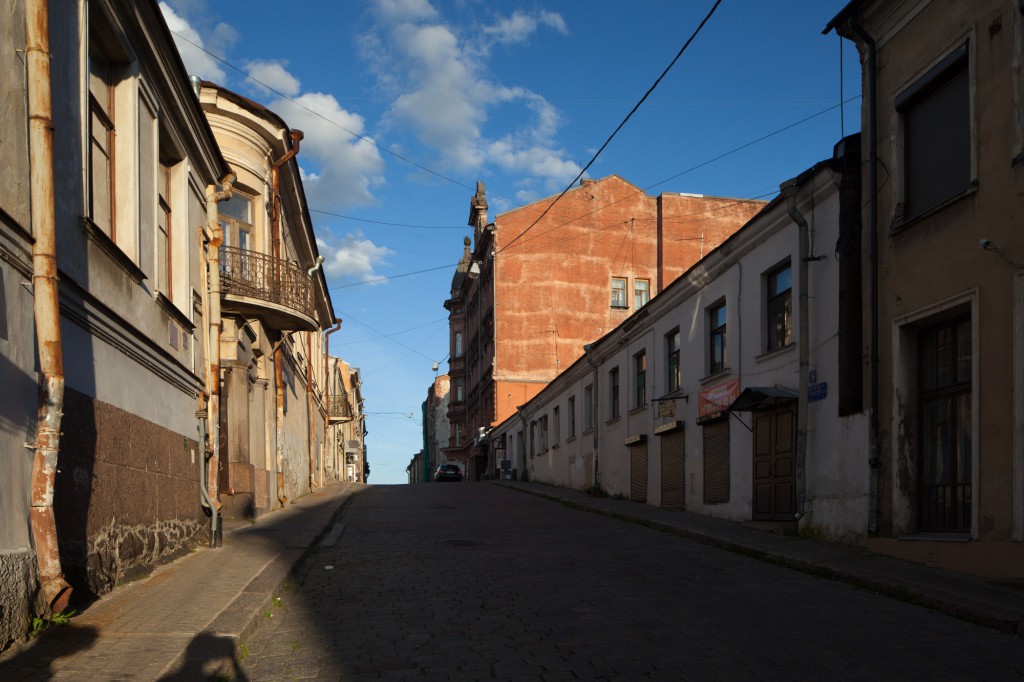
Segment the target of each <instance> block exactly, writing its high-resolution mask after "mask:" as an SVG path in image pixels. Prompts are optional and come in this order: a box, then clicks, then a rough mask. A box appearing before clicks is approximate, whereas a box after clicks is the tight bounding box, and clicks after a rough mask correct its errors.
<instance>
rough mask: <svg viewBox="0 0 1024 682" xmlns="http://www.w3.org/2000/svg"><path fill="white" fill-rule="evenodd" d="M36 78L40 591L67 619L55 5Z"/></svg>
mask: <svg viewBox="0 0 1024 682" xmlns="http://www.w3.org/2000/svg"><path fill="white" fill-rule="evenodd" d="M25 28H26V31H25V38H26V45H25V59H26V66H27V75H28V79H27V80H28V133H29V135H28V140H29V167H30V178H29V201H30V205H31V207H32V236H33V238H34V239H35V241H34V243H33V245H32V292H33V296H32V302H33V309H34V314H35V331H36V346H37V348H38V360H39V413H38V419H37V421H36V439H35V443H34V444H32V445H31V447H32V448H33V449H34V450H35V454H34V456H33V460H32V491H31V506H30V507H29V523H30V525H31V529H32V543H33V545H34V546H35V550H36V565H37V568H38V571H39V585H40V589H41V591H42V596H43V598H44V599H45V600H46V604H47V606H48V607H49V608H50V611H51V612H53V613H60V612H61V611H63V610H64V609H66V608H67V606H68V601H69V600H70V598H71V586H70V585H68V583H67V581H66V580H65V579H64V574H63V572H62V571H61V566H60V545H59V543H58V540H57V522H56V518H55V517H54V514H53V489H54V481H55V479H56V477H57V455H58V453H59V452H60V425H61V417H62V416H63V410H64V357H63V345H62V341H61V333H60V299H59V296H60V292H59V291H58V288H57V229H56V224H57V217H56V208H55V204H54V174H53V101H52V92H51V82H50V18H49V6H48V3H47V0H27V1H26V3H25Z"/></svg>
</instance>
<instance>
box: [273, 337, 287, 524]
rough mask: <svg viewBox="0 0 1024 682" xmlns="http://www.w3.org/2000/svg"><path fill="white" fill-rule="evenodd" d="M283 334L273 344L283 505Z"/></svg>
mask: <svg viewBox="0 0 1024 682" xmlns="http://www.w3.org/2000/svg"><path fill="white" fill-rule="evenodd" d="M283 343H284V335H282V336H281V338H280V339H279V340H278V342H277V343H276V344H274V393H275V395H276V397H277V412H276V413H275V417H274V420H275V427H276V430H277V446H276V448H275V450H276V454H277V456H276V460H277V501H278V503H279V504H280V505H281V506H282V507H283V506H285V505H286V504H288V496H287V495H285V494H284V350H282V348H281V344H283Z"/></svg>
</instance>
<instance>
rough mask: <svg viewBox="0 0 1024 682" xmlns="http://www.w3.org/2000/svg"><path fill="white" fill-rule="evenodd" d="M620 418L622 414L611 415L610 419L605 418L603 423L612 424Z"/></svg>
mask: <svg viewBox="0 0 1024 682" xmlns="http://www.w3.org/2000/svg"><path fill="white" fill-rule="evenodd" d="M620 419H622V415H619V416H618V417H612V418H611V419H608V420H605V424H614V423H615V422H617V421H619V420H620Z"/></svg>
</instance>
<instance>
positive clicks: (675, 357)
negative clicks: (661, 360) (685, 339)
mask: <svg viewBox="0 0 1024 682" xmlns="http://www.w3.org/2000/svg"><path fill="white" fill-rule="evenodd" d="M665 354H666V355H667V358H666V360H667V362H666V363H665V366H666V367H668V392H669V393H672V392H674V391H678V390H679V387H680V386H682V385H683V377H682V372H681V371H680V368H679V330H678V329H673V330H672V331H670V332H669V333H668V334H666V335H665Z"/></svg>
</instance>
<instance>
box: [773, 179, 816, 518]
mask: <svg viewBox="0 0 1024 682" xmlns="http://www.w3.org/2000/svg"><path fill="white" fill-rule="evenodd" d="M779 190H780V191H781V193H782V196H784V197H785V198H786V210H787V212H788V213H789V217H790V218H792V219H793V222H794V223H796V225H797V227H798V229H799V234H800V237H799V245H798V247H797V253H798V256H799V269H798V277H799V289H798V291H797V296H798V301H799V302H798V306H799V308H798V311H799V315H800V331H799V335H800V336H799V341H798V353H799V361H800V388H799V395H798V397H797V407H796V424H797V426H796V515H795V516H796V520H797V521H799V520H800V519H801V518H802V517H803V516H804V514H805V513H806V509H805V506H806V502H807V392H808V385H809V384H810V348H809V347H808V345H809V343H810V320H809V319H808V314H809V313H808V307H809V306H808V304H807V290H808V286H807V277H808V268H807V261H808V259H809V256H808V254H807V247H808V244H809V242H810V239H809V235H808V231H809V230H810V227H809V226H808V224H807V220H806V219H805V218H804V216H803V214H802V213H800V211H799V210H797V207H796V195H797V193H798V192H799V190H800V185H799V183H798V182H797V181H796V180H788V181H786V182H784V183H782V185H780V186H779Z"/></svg>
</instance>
